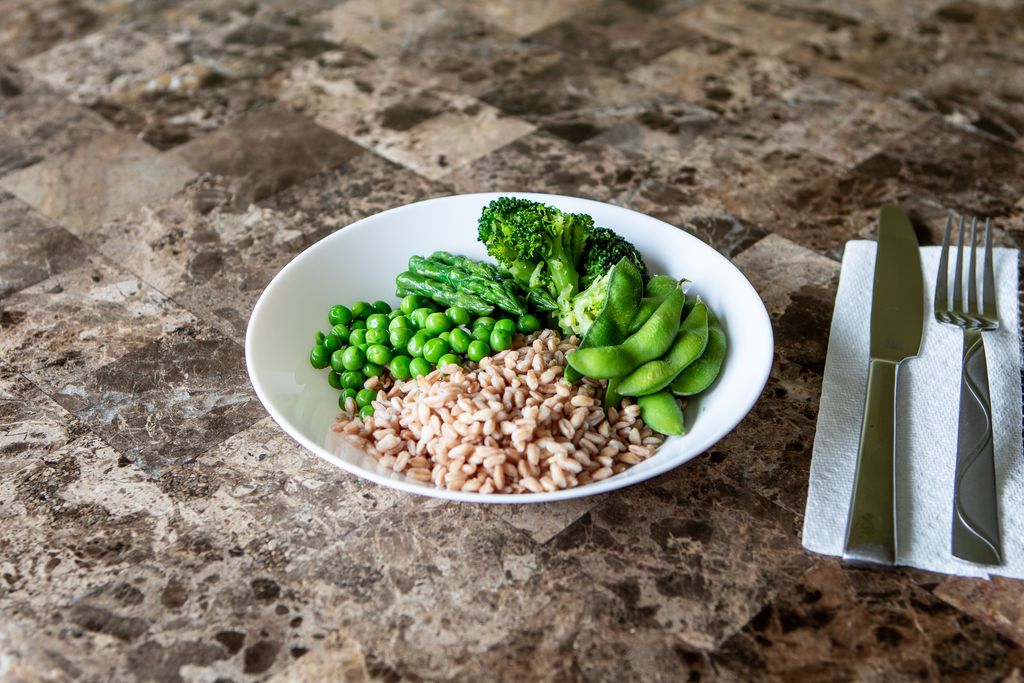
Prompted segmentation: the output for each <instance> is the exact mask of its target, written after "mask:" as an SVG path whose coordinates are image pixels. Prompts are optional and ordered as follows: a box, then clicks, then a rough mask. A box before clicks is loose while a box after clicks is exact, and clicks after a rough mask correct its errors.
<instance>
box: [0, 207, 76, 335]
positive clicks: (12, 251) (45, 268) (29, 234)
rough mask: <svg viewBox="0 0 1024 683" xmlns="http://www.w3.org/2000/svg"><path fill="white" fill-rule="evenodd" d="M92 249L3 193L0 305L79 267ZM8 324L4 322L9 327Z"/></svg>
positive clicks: (0, 211)
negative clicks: (16, 294)
mask: <svg viewBox="0 0 1024 683" xmlns="http://www.w3.org/2000/svg"><path fill="white" fill-rule="evenodd" d="M88 254H89V249H88V248H87V247H86V246H85V245H84V244H83V243H82V242H81V240H79V239H78V238H77V237H75V236H74V235H72V234H71V233H69V232H68V231H67V230H65V229H64V228H62V227H61V226H59V225H57V224H56V223H54V222H53V221H52V220H50V219H48V218H46V217H45V216H43V215H42V214H40V213H39V212H37V211H35V210H34V209H33V208H32V207H30V206H28V205H27V204H25V203H24V202H22V201H21V200H20V199H18V198H17V197H15V196H13V195H11V194H8V193H6V192H3V191H0V302H3V301H4V300H5V299H6V298H7V297H8V296H10V295H11V294H12V293H14V292H17V291H18V290H21V289H24V288H25V287H29V286H31V285H34V284H35V283H37V282H40V281H42V280H45V279H47V278H48V277H51V276H52V275H56V274H57V273H59V272H62V271H65V270H67V269H69V268H74V267H77V266H78V265H79V264H80V263H81V262H82V261H83V260H84V259H85V258H86V256H87V255H88ZM7 324H8V321H6V320H5V321H3V322H0V326H6V325H7Z"/></svg>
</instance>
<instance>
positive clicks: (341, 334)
mask: <svg viewBox="0 0 1024 683" xmlns="http://www.w3.org/2000/svg"><path fill="white" fill-rule="evenodd" d="M330 333H331V334H336V335H338V339H341V340H343V341H344V340H347V339H348V336H349V335H350V334H352V330H350V329H349V327H348V325H346V324H345V323H338V324H337V325H335V326H334V327H332V328H331V332H330Z"/></svg>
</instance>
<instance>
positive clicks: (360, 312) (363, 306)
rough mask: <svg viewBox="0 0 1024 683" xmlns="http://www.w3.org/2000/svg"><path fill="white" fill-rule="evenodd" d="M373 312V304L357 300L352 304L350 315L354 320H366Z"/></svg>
mask: <svg viewBox="0 0 1024 683" xmlns="http://www.w3.org/2000/svg"><path fill="white" fill-rule="evenodd" d="M371 313H373V306H371V305H370V304H369V303H368V302H366V301H357V302H355V303H354V304H352V317H353V318H355V319H356V320H366V318H367V317H368V316H369V315H370V314H371Z"/></svg>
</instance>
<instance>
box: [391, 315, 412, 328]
mask: <svg viewBox="0 0 1024 683" xmlns="http://www.w3.org/2000/svg"><path fill="white" fill-rule="evenodd" d="M397 329H406V330H411V329H413V326H412V321H411V320H409V318H408V316H404V315H399V316H397V317H396V318H395V319H394V320H392V321H391V322H390V323H388V330H389V331H392V330H397Z"/></svg>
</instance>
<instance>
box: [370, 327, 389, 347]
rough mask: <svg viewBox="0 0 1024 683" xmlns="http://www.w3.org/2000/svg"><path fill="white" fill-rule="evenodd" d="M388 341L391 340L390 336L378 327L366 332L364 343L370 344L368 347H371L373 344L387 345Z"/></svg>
mask: <svg viewBox="0 0 1024 683" xmlns="http://www.w3.org/2000/svg"><path fill="white" fill-rule="evenodd" d="M390 339H391V335H390V334H388V331H387V330H385V329H382V328H379V327H378V328H377V329H375V330H367V331H366V343H367V344H370V345H373V344H387V343H388V341H389V340H390Z"/></svg>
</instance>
